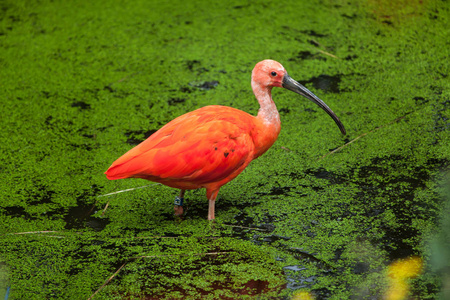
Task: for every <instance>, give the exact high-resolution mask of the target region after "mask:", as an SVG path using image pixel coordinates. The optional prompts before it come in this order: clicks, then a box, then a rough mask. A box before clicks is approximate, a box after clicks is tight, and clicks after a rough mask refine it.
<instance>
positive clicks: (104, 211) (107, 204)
mask: <svg viewBox="0 0 450 300" xmlns="http://www.w3.org/2000/svg"><path fill="white" fill-rule="evenodd" d="M108 206H109V201H108V203H106V205H105V208H104V209H103V212H102V217H103V216H104V215H105V213H106V209H107V208H108Z"/></svg>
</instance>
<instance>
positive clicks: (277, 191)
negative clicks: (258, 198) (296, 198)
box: [255, 186, 292, 196]
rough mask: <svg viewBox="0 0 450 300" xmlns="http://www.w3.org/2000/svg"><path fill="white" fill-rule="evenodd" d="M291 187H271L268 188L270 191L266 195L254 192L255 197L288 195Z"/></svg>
mask: <svg viewBox="0 0 450 300" xmlns="http://www.w3.org/2000/svg"><path fill="white" fill-rule="evenodd" d="M291 189H292V187H290V186H273V187H271V188H270V191H269V192H267V193H264V192H255V194H257V195H267V196H273V195H277V196H279V195H288V193H289V192H290V191H291Z"/></svg>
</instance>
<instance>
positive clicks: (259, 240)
mask: <svg viewBox="0 0 450 300" xmlns="http://www.w3.org/2000/svg"><path fill="white" fill-rule="evenodd" d="M290 239H291V237H287V236H281V235H278V234H271V235H265V236H262V235H259V234H255V235H253V242H254V243H255V244H257V245H261V244H264V243H265V244H273V243H274V242H277V241H279V240H282V241H288V240H290Z"/></svg>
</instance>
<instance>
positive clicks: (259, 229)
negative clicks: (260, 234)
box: [223, 224, 267, 231]
mask: <svg viewBox="0 0 450 300" xmlns="http://www.w3.org/2000/svg"><path fill="white" fill-rule="evenodd" d="M223 225H225V226H230V227H237V228H244V229H252V230H258V231H267V230H265V229H261V228H254V227H245V226H239V225H230V224H223Z"/></svg>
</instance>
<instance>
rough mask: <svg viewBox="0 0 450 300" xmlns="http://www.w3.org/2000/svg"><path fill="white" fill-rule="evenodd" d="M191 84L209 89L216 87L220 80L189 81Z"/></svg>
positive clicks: (202, 88)
mask: <svg viewBox="0 0 450 300" xmlns="http://www.w3.org/2000/svg"><path fill="white" fill-rule="evenodd" d="M188 84H189V85H190V86H192V87H195V88H198V89H200V90H204V91H208V90H212V89H214V88H216V87H217V86H218V85H219V81H217V80H212V81H201V82H189V83H188Z"/></svg>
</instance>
